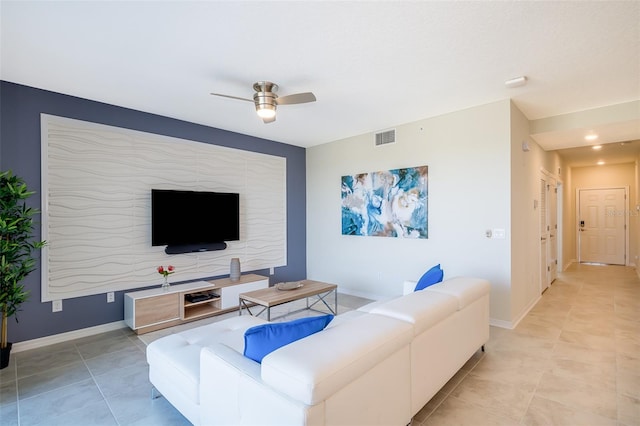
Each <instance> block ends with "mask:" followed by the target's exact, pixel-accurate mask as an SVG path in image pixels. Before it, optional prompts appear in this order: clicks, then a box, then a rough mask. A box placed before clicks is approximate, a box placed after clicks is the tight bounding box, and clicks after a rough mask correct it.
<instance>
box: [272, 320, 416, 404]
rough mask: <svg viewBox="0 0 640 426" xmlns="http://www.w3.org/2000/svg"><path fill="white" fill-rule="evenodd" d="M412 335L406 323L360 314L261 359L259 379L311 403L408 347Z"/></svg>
mask: <svg viewBox="0 0 640 426" xmlns="http://www.w3.org/2000/svg"><path fill="white" fill-rule="evenodd" d="M412 337H413V331H412V327H411V325H410V324H407V323H406V322H403V321H399V320H396V319H393V318H388V317H383V316H380V315H371V314H365V315H359V316H357V317H354V318H352V319H351V320H349V321H346V322H344V323H342V324H340V325H339V326H336V327H327V328H326V329H325V330H323V331H322V332H320V333H316V334H314V335H312V336H309V337H307V338H305V339H302V340H299V341H297V342H294V343H291V344H290V345H287V346H284V347H282V348H280V349H278V350H277V351H274V352H272V353H270V354H269V355H267V356H265V357H264V359H263V360H262V372H261V376H262V380H263V382H264V383H266V384H268V385H269V386H271V387H273V388H275V389H276V390H278V391H280V392H282V393H284V394H286V395H289V396H290V397H292V398H294V399H295V400H298V401H301V402H303V403H304V404H307V405H314V404H317V403H319V402H321V401H324V400H326V399H327V398H329V397H330V396H331V395H334V394H335V393H337V392H338V391H339V390H340V389H342V388H343V387H345V386H346V385H347V384H349V383H351V382H353V381H355V380H356V379H357V378H359V377H360V376H362V375H363V374H365V372H367V371H369V370H370V369H371V368H373V367H374V366H376V365H377V364H379V363H380V362H382V361H383V360H385V359H387V358H388V357H389V356H391V355H392V354H394V353H396V352H397V351H399V350H400V349H402V348H403V347H405V346H407V345H409V344H410V343H411V339H412ZM372 391H374V392H375V390H372Z"/></svg>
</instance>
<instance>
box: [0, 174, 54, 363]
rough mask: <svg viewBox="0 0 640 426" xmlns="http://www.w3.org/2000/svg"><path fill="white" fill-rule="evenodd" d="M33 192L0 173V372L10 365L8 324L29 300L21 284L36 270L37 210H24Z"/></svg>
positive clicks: (23, 183)
mask: <svg viewBox="0 0 640 426" xmlns="http://www.w3.org/2000/svg"><path fill="white" fill-rule="evenodd" d="M33 194H34V192H32V191H28V190H27V185H26V184H25V182H24V180H23V179H21V178H19V177H17V176H13V174H12V173H11V171H5V172H1V171H0V311H1V312H2V323H1V327H2V328H1V332H0V369H2V368H5V367H6V366H7V365H9V354H10V352H11V345H12V344H11V343H9V341H8V339H7V321H8V319H9V318H11V317H12V316H15V319H16V322H17V321H18V317H17V315H16V313H17V312H18V310H19V309H20V305H21V304H22V303H24V302H25V301H26V300H27V298H28V297H29V291H28V290H25V288H24V286H23V285H22V284H21V281H22V280H23V279H24V278H25V277H26V276H27V275H29V273H31V272H32V271H33V270H34V269H35V268H36V261H35V259H34V258H33V257H32V253H33V251H34V250H37V249H39V248H41V247H42V246H44V244H45V242H44V241H33V227H34V224H33V216H35V215H36V214H38V213H39V210H37V209H33V208H31V207H27V205H26V201H25V200H26V199H27V198H29V197H30V196H31V195H33Z"/></svg>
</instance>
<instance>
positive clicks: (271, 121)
mask: <svg viewBox="0 0 640 426" xmlns="http://www.w3.org/2000/svg"><path fill="white" fill-rule="evenodd" d="M274 121H276V116H275V115H274V116H273V117H271V118H263V119H262V122H263V123H264V124H269V123H273V122H274Z"/></svg>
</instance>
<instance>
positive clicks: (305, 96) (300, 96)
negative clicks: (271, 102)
mask: <svg viewBox="0 0 640 426" xmlns="http://www.w3.org/2000/svg"><path fill="white" fill-rule="evenodd" d="M315 100H316V95H314V94H313V93H311V92H304V93H296V94H293V95H287V96H282V97H280V98H277V99H276V103H277V104H278V105H291V104H305V103H307V102H315Z"/></svg>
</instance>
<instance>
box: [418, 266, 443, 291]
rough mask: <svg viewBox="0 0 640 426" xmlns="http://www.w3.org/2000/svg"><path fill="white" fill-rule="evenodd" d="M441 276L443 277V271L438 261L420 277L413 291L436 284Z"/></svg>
mask: <svg viewBox="0 0 640 426" xmlns="http://www.w3.org/2000/svg"><path fill="white" fill-rule="evenodd" d="M442 278H444V271H443V270H442V269H441V268H440V264H439V263H438V264H437V265H436V266H434V267H432V268H431V269H429V270H428V271H427V272H425V273H424V275H422V277H420V279H419V280H418V283H417V284H416V288H414V289H413V291H418V290H423V289H425V288H427V287H429V286H430V285H433V284H437V283H439V282H441V281H442Z"/></svg>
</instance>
